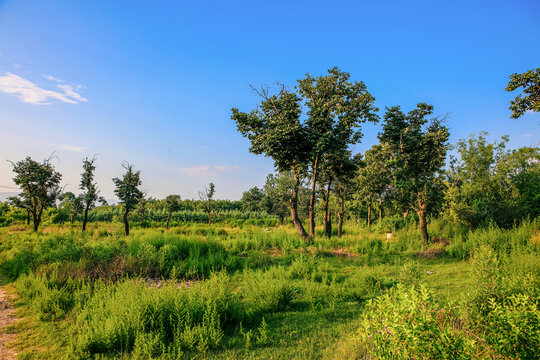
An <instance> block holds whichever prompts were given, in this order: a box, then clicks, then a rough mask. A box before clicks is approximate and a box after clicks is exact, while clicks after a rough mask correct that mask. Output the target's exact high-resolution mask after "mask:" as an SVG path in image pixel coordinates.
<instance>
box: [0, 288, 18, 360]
mask: <svg viewBox="0 0 540 360" xmlns="http://www.w3.org/2000/svg"><path fill="white" fill-rule="evenodd" d="M9 300H10V299H9V296H8V294H7V293H6V291H5V290H4V288H3V287H0V360H10V359H15V357H16V355H17V354H16V353H15V351H14V350H13V349H11V348H10V347H8V345H9V344H10V343H12V342H13V341H14V340H15V338H16V334H13V333H10V332H9V331H8V328H9V326H10V325H12V324H13V323H15V322H16V321H17V320H18V319H17V317H16V316H15V314H14V311H15V309H14V308H13V307H11V306H10V303H9Z"/></svg>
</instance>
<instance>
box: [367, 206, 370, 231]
mask: <svg viewBox="0 0 540 360" xmlns="http://www.w3.org/2000/svg"><path fill="white" fill-rule="evenodd" d="M367 226H368V227H371V201H370V202H368V208H367Z"/></svg>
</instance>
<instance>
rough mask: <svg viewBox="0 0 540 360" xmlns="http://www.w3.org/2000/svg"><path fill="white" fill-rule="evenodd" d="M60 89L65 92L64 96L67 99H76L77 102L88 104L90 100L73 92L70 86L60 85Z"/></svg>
mask: <svg viewBox="0 0 540 360" xmlns="http://www.w3.org/2000/svg"><path fill="white" fill-rule="evenodd" d="M78 86H80V85H78ZM58 87H59V88H60V89H62V90H64V94H65V95H66V96H67V97H70V98H72V99H75V100H77V101H79V102H88V100H87V99H86V98H83V97H82V96H81V95H80V94H79V93H78V92H76V91H75V90H73V86H71V85H68V84H63V85H58Z"/></svg>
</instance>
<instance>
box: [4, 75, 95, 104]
mask: <svg viewBox="0 0 540 360" xmlns="http://www.w3.org/2000/svg"><path fill="white" fill-rule="evenodd" d="M57 87H58V88H60V90H62V92H59V91H53V90H46V89H43V88H41V87H39V86H38V85H36V84H34V83H33V82H31V81H30V80H26V79H24V78H22V77H20V76H17V75H15V74H13V73H10V72H8V73H6V75H4V76H0V92H4V93H7V94H14V95H16V96H17V97H18V98H19V99H20V100H21V101H23V102H25V103H30V104H36V105H50V104H51V103H50V102H48V100H49V99H56V100H59V101H62V102H65V103H68V104H78V103H81V102H87V101H88V100H87V99H86V98H84V97H82V96H81V95H80V94H79V93H77V92H76V91H75V90H74V89H73V86H72V85H67V84H58V85H57Z"/></svg>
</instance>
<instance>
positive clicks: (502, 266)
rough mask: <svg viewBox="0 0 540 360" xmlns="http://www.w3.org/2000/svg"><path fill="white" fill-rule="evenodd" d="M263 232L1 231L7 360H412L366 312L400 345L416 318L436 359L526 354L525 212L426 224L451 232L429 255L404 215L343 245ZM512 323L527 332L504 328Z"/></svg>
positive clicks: (534, 316) (530, 250) (533, 314)
mask: <svg viewBox="0 0 540 360" xmlns="http://www.w3.org/2000/svg"><path fill="white" fill-rule="evenodd" d="M267 225H268V224H263V226H261V225H257V224H251V225H250V224H246V223H244V224H242V226H237V225H235V224H216V225H213V226H212V227H208V226H206V225H203V224H183V225H181V226H177V227H173V228H171V229H170V230H169V231H163V230H161V229H134V230H133V232H132V234H131V235H130V236H129V237H124V236H123V235H122V232H121V230H122V229H121V227H120V226H117V225H116V224H110V223H107V224H95V223H93V224H91V226H90V227H89V231H88V232H87V233H86V234H81V233H80V232H78V231H76V230H75V229H74V228H72V227H69V226H66V227H62V226H59V227H48V228H45V229H43V230H42V231H40V232H39V233H36V234H33V233H29V232H28V231H24V228H22V229H21V228H16V227H11V228H10V227H8V228H2V229H0V273H1V274H2V277H3V279H4V282H5V283H7V285H6V286H7V287H8V289H11V291H16V292H17V293H18V294H19V300H18V301H17V303H16V306H17V308H18V314H19V316H20V317H21V318H22V320H21V321H20V322H19V323H18V324H17V325H16V326H15V328H14V331H17V332H18V333H20V334H24V335H20V336H19V338H18V341H17V343H15V344H14V346H15V347H16V348H17V349H18V350H19V351H20V352H21V355H20V358H24V359H34V358H35V359H45V358H59V359H60V358H73V359H86V358H106V359H127V358H135V359H137V358H140V359H149V358H160V359H169V358H209V359H213V358H230V359H242V358H246V359H247V358H250V359H252V358H260V359H268V358H272V359H280V358H287V359H292V358H297V359H308V358H315V359H316V358H328V359H330V358H358V357H368V358H369V357H372V358H377V357H379V358H380V357H389V356H390V357H394V358H403V357H413V358H414V357H415V356H416V355H414V354H417V353H418V352H421V351H424V350H425V349H426V348H425V346H431V345H430V343H429V341H420V340H419V341H418V342H414V343H412V345H411V346H409V347H403V346H400V345H399V344H397V343H395V342H392V341H391V339H390V340H389V338H385V337H384V336H373V337H368V338H365V337H362V336H361V334H363V333H372V332H374V331H375V332H374V334H378V333H377V332H376V330H377V329H378V328H380V327H381V326H383V327H384V326H386V325H384V324H382V323H379V322H378V321H381V320H380V319H379V320H378V318H377V316H376V312H377V311H383V312H386V311H388V312H389V313H392V314H394V315H393V316H394V317H392V318H390V319H389V320H388V321H393V322H392V323H391V326H393V328H395V329H399V334H400V336H402V338H403V339H407V338H408V337H409V336H412V335H410V334H411V333H410V331H413V330H411V329H413V328H411V326H412V325H413V324H422V326H423V327H424V330H423V332H422V334H429V333H430V331H432V332H433V333H434V334H439V333H444V334H450V335H451V337H452V338H456V339H461V340H460V342H459V343H454V342H452V343H449V342H448V341H446V340H445V339H444V338H441V339H440V341H439V342H437V343H436V344H438V345H437V346H439V347H438V348H437V351H438V353H439V354H440V357H452V356H453V355H452V354H454V355H455V354H456V351H461V352H462V353H463V354H473V355H474V356H478V354H480V353H481V354H484V355H485V356H488V355H489V356H497V354H503V355H504V356H511V357H517V358H520V357H521V358H527V356H528V354H530V349H533V348H534V347H535V346H536V345H538V331H537V330H536V332H535V329H537V328H538V326H537V325H538V318H539V315H538V314H539V313H538V288H540V286H539V285H540V280H539V279H540V266H539V265H538V264H539V263H540V262H538V260H539V257H538V251H539V245H540V244H538V241H537V237H538V228H539V226H538V225H539V224H538V220H533V221H527V222H524V223H523V224H522V225H521V226H519V227H515V228H513V229H509V230H504V229H498V228H495V227H488V228H485V229H480V230H477V231H476V232H473V233H469V232H464V231H463V229H457V228H455V227H452V226H450V227H449V226H448V224H445V223H444V222H442V221H434V222H432V224H430V227H431V228H430V230H431V231H432V233H433V234H434V236H436V237H446V236H449V235H451V236H452V237H450V238H449V240H450V241H449V244H448V245H444V244H432V245H431V246H430V247H429V248H428V249H423V248H422V247H421V242H420V238H419V236H418V233H417V230H416V229H414V228H413V227H411V226H410V225H407V224H405V225H403V226H402V225H399V226H402V227H401V228H399V229H397V227H398V225H396V224H393V223H392V224H390V225H391V226H395V227H396V229H397V230H395V234H396V237H395V238H393V239H391V240H389V241H388V240H387V239H386V235H385V234H384V233H383V231H382V230H381V229H378V230H377V229H376V228H374V229H371V230H370V229H365V228H360V227H357V226H353V225H350V226H346V227H345V235H344V236H343V237H342V238H341V239H338V238H335V237H333V238H331V239H326V238H323V237H318V238H316V239H315V241H314V242H313V243H308V242H306V241H303V240H301V239H299V238H298V236H297V234H296V233H295V231H294V229H293V228H292V227H288V226H284V225H281V226H280V225H277V224H276V225H275V226H271V227H268V226H267ZM421 289H422V290H421ZM531 289H532V290H531ZM535 289H536V290H535ZM406 299H417V300H414V301H413V302H411V303H407V301H408V300H406ZM396 301H397V302H402V303H404V304H408V305H406V306H405V305H404V307H403V308H399V307H397V308H396V307H393V306H394V305H393V304H394V303H396ZM422 303H424V304H425V306H424V307H422V308H419V310H418V311H417V312H415V308H414V306H416V305H415V304H422ZM374 304H378V305H374ZM376 306H378V307H376ZM377 309H379V310H377ZM421 309H431V310H430V311H431V312H428V313H425V312H422V311H423V310H421ZM407 314H414V316H415V318H414V319H415V320H414V322H413V323H407V322H406V319H407V318H408V317H404V316H409V315H407ZM437 314H438V315H437ZM441 314H447V315H444V317H446V318H449V319H450V318H451V319H455V320H452V322H451V323H449V322H446V321H442V320H441V319H442V318H441V316H442V315H441ZM441 321H442V322H441ZM515 324H518V325H519V327H520V328H523V329H529V330H528V331H527V332H526V333H515V331H514V330H512V329H515V328H516V326H515ZM414 326H416V325H414ZM464 329H468V330H467V331H465V330H464ZM493 329H494V330H496V331H492V330H493ZM395 331H398V330H395ZM464 331H465V332H464ZM396 334H397V333H396ZM450 335H448V336H450ZM471 336H475V337H477V338H476V342H473V341H471ZM412 338H414V339H421V337H418V336H413V337H412ZM507 339H514V340H512V341H506V342H505V340H507ZM516 339H517V340H516ZM415 341H416V340H415ZM409 342H410V341H409ZM516 343H517V344H519V346H518V347H516V345H515V344H516ZM422 349H424V350H422ZM392 354H393V355H392Z"/></svg>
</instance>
